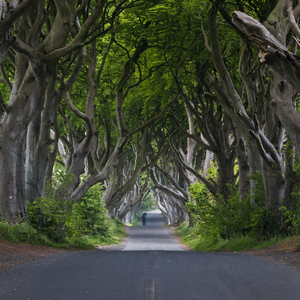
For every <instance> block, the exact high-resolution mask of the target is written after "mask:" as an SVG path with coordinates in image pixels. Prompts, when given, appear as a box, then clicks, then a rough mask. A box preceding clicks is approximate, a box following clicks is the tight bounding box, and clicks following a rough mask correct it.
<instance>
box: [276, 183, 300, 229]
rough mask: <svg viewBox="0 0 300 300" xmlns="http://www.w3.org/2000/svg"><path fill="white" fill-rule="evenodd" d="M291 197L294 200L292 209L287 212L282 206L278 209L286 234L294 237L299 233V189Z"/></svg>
mask: <svg viewBox="0 0 300 300" xmlns="http://www.w3.org/2000/svg"><path fill="white" fill-rule="evenodd" d="M292 196H293V197H294V199H295V200H296V201H295V204H294V207H293V209H290V210H289V209H287V207H286V206H284V205H283V206H281V207H280V211H281V212H282V215H283V217H284V221H285V223H286V224H287V226H288V232H289V233H290V234H293V235H294V234H299V233H300V187H298V190H297V191H296V192H295V193H293V194H292Z"/></svg>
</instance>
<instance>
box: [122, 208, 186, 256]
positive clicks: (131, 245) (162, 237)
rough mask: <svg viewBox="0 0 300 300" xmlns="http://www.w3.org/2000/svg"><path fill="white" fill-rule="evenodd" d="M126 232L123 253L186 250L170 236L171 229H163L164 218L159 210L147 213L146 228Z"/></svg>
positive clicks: (135, 228)
mask: <svg viewBox="0 0 300 300" xmlns="http://www.w3.org/2000/svg"><path fill="white" fill-rule="evenodd" d="M127 232H128V235H129V239H128V241H127V242H126V245H125V247H124V248H123V251H149V250H162V251H184V250H187V249H186V248H185V247H184V246H183V245H180V244H179V243H178V239H177V238H176V237H175V236H174V235H172V228H168V227H164V218H163V217H162V215H161V214H160V211H159V210H155V211H150V212H148V213H147V226H140V227H129V228H128V230H127Z"/></svg>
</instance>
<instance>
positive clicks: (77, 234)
mask: <svg viewBox="0 0 300 300" xmlns="http://www.w3.org/2000/svg"><path fill="white" fill-rule="evenodd" d="M72 183H73V176H72V175H62V174H59V175H58V177H57V178H56V181H55V182H53V183H52V185H50V183H48V184H47V186H46V189H45V196H44V197H41V198H40V199H38V200H36V201H34V202H33V203H32V204H29V203H28V204H27V209H28V219H29V223H30V225H31V226H32V227H33V228H34V229H35V230H36V231H38V232H40V233H43V234H44V235H46V236H47V237H48V238H49V239H50V240H52V241H54V242H64V241H66V239H70V241H71V242H72V243H74V244H75V245H76V246H78V247H80V248H82V247H81V246H82V245H83V244H85V241H86V240H87V238H86V237H87V235H103V236H108V235H109V226H110V222H109V217H108V216H107V210H106V209H105V207H104V204H103V203H102V201H101V198H102V195H103V191H102V185H101V184H97V185H94V186H93V187H91V188H90V189H89V190H88V191H87V192H86V193H85V195H84V196H83V198H82V199H81V200H80V201H79V202H77V203H75V204H74V202H73V200H68V201H67V200H66V199H67V198H68V197H69V195H70V186H71V184H72ZM80 245H81V246H80ZM84 247H89V246H84Z"/></svg>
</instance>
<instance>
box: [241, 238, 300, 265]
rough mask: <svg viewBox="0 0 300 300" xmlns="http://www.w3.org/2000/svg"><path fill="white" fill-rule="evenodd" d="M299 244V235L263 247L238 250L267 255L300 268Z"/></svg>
mask: <svg viewBox="0 0 300 300" xmlns="http://www.w3.org/2000/svg"><path fill="white" fill-rule="evenodd" d="M299 245H300V237H299V236H296V237H292V238H289V239H287V240H285V241H283V242H281V243H278V244H275V245H273V246H270V247H267V248H264V249H259V250H257V249H249V250H243V251H240V253H247V254H250V255H258V256H265V257H269V258H271V259H273V260H276V261H279V262H281V263H283V264H285V265H287V266H289V267H292V268H294V269H297V270H300V251H299Z"/></svg>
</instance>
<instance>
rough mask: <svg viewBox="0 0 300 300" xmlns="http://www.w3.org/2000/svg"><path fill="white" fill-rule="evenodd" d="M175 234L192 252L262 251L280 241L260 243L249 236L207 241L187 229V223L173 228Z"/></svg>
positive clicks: (275, 239) (193, 230)
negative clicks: (252, 249)
mask: <svg viewBox="0 0 300 300" xmlns="http://www.w3.org/2000/svg"><path fill="white" fill-rule="evenodd" d="M175 232H176V234H177V235H178V236H179V237H180V238H181V240H182V241H183V242H184V244H185V245H187V246H188V247H189V248H190V249H192V250H194V251H206V252H208V251H209V252H210V251H225V252H227V251H242V250H246V249H250V248H255V249H263V248H266V247H269V246H272V245H274V244H276V243H277V242H278V241H280V239H278V238H277V237H273V238H271V239H270V240H268V241H261V240H260V239H258V238H257V237H254V236H249V235H241V236H236V237H233V238H231V239H222V238H218V239H216V240H214V241H213V240H207V239H205V238H203V237H199V235H198V234H197V229H196V228H192V227H189V224H188V222H185V223H182V224H181V225H180V226H178V227H177V228H175Z"/></svg>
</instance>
